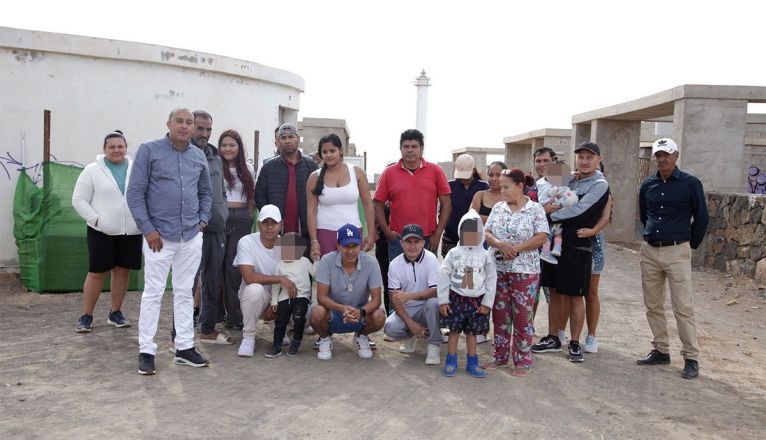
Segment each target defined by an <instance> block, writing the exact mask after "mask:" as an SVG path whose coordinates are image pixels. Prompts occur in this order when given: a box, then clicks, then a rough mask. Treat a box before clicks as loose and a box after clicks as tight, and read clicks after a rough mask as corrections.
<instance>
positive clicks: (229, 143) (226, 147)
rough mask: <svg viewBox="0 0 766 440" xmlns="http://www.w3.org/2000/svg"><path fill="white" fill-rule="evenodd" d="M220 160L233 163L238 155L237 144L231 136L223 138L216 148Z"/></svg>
mask: <svg viewBox="0 0 766 440" xmlns="http://www.w3.org/2000/svg"><path fill="white" fill-rule="evenodd" d="M218 148H219V149H220V151H219V152H220V153H221V158H222V159H223V160H225V161H227V162H230V163H232V164H233V163H235V161H236V159H237V154H239V144H238V143H237V141H236V140H234V138H233V137H231V136H224V138H223V140H222V141H221V145H219V146H218Z"/></svg>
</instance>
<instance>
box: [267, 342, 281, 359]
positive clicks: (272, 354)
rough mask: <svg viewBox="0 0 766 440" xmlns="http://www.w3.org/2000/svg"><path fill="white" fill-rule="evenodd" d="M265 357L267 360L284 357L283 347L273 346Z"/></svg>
mask: <svg viewBox="0 0 766 440" xmlns="http://www.w3.org/2000/svg"><path fill="white" fill-rule="evenodd" d="M264 355H265V356H266V357H267V358H275V357H277V356H281V355H282V346H281V345H272V346H271V347H270V348H269V349H268V350H266V353H264Z"/></svg>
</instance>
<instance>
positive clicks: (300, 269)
mask: <svg viewBox="0 0 766 440" xmlns="http://www.w3.org/2000/svg"><path fill="white" fill-rule="evenodd" d="M279 246H280V253H281V258H282V261H280V262H279V263H277V266H276V268H275V269H274V276H284V277H287V279H288V280H290V281H292V282H293V284H294V285H295V291H291V290H292V289H287V288H286V287H284V286H283V285H282V284H275V285H273V286H272V288H271V307H272V309H273V310H274V312H275V313H276V314H277V319H276V320H275V322H274V343H273V345H272V346H271V348H269V350H268V351H267V352H266V357H267V358H273V357H277V356H279V355H281V354H282V340H283V339H284V337H285V334H286V333H287V324H288V323H289V322H290V317H291V316H292V319H293V339H292V341H291V342H290V347H289V348H288V349H287V355H288V356H295V355H297V354H298V348H300V346H301V341H303V330H304V327H305V326H306V319H307V318H306V315H307V314H308V310H309V305H310V304H311V275H312V274H313V273H314V267H313V265H312V264H311V262H310V261H309V259H308V258H306V257H304V256H303V252H304V251H305V249H306V240H305V239H304V238H303V237H301V236H300V235H298V234H296V233H288V234H285V235H284V236H283V237H281V238H280V239H279Z"/></svg>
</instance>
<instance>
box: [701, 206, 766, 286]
mask: <svg viewBox="0 0 766 440" xmlns="http://www.w3.org/2000/svg"><path fill="white" fill-rule="evenodd" d="M707 203H708V212H709V214H710V226H709V227H708V233H707V235H706V237H705V240H704V241H703V242H702V244H701V245H700V247H699V249H698V250H697V252H696V253H695V254H696V255H695V264H696V265H704V266H706V267H713V268H716V269H718V270H720V271H723V272H726V273H731V274H742V275H745V276H747V277H750V278H755V279H756V280H757V281H758V282H761V283H766V250H765V249H764V247H766V196H764V195H755V194H732V193H718V192H709V193H707Z"/></svg>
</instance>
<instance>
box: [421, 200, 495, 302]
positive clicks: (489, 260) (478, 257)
mask: <svg viewBox="0 0 766 440" xmlns="http://www.w3.org/2000/svg"><path fill="white" fill-rule="evenodd" d="M469 218H473V219H476V221H477V223H478V227H479V244H478V245H477V246H463V245H461V244H458V245H457V246H455V247H454V248H452V249H450V251H449V252H448V253H447V255H446V256H445V257H444V261H442V265H441V269H440V270H439V278H438V282H437V286H436V292H437V293H436V296H437V298H438V299H439V305H442V304H449V293H450V290H452V291H454V292H455V293H457V294H459V295H461V296H468V297H472V298H478V297H480V296H482V295H484V298H483V299H482V300H481V305H483V306H487V307H489V308H490V309H492V306H493V305H494V304H495V289H496V287H497V269H496V267H495V258H494V256H493V255H492V254H490V253H489V252H487V251H486V250H485V249H484V246H482V243H484V223H483V222H482V221H481V217H479V214H478V213H477V212H476V211H474V210H473V209H469V210H468V212H467V213H465V215H464V216H463V217H462V218H461V219H460V223H459V224H458V228H457V230H458V234H459V233H460V229H461V226H463V222H464V221H466V220H468V219H469ZM466 273H468V275H469V276H470V280H468V279H467V280H465V281H466V282H464V278H466Z"/></svg>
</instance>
